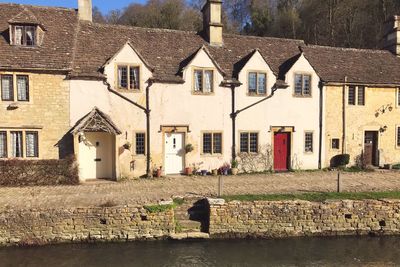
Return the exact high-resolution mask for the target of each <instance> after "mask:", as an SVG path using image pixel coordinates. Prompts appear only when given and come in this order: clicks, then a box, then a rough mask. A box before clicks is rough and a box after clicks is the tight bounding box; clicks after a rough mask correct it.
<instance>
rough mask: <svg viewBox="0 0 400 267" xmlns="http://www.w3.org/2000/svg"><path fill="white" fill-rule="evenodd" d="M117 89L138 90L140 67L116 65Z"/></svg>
mask: <svg viewBox="0 0 400 267" xmlns="http://www.w3.org/2000/svg"><path fill="white" fill-rule="evenodd" d="M117 86H118V89H126V90H140V67H139V66H129V65H119V66H118V84H117Z"/></svg>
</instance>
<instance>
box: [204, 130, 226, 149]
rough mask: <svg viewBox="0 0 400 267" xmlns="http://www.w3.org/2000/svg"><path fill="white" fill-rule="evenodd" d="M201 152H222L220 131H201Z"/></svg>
mask: <svg viewBox="0 0 400 267" xmlns="http://www.w3.org/2000/svg"><path fill="white" fill-rule="evenodd" d="M203 154H222V133H203Z"/></svg>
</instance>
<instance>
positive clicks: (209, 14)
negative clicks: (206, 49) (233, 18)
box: [201, 0, 223, 46]
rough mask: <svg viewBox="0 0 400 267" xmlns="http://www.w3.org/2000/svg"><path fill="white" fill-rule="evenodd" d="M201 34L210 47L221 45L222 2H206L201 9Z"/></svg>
mask: <svg viewBox="0 0 400 267" xmlns="http://www.w3.org/2000/svg"><path fill="white" fill-rule="evenodd" d="M201 11H202V12H203V32H204V33H205V34H206V37H207V41H208V42H209V44H210V45H214V46H222V45H223V38H222V32H223V25H222V0H207V2H206V3H205V5H204V7H203V9H202V10H201Z"/></svg>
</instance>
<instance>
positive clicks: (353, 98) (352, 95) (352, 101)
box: [349, 86, 356, 105]
mask: <svg viewBox="0 0 400 267" xmlns="http://www.w3.org/2000/svg"><path fill="white" fill-rule="evenodd" d="M355 104H356V87H355V86H349V105H355Z"/></svg>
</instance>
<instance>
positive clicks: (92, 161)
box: [79, 133, 114, 180]
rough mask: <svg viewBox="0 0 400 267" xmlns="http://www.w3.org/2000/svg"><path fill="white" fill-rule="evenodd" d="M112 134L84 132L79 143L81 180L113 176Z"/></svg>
mask: <svg viewBox="0 0 400 267" xmlns="http://www.w3.org/2000/svg"><path fill="white" fill-rule="evenodd" d="M113 140H114V138H113V135H111V134H108V133H85V135H84V137H83V138H81V141H80V143H79V172H80V175H79V176H80V178H81V180H87V179H101V178H103V179H104V178H108V179H110V178H113V175H112V174H113V171H112V167H113Z"/></svg>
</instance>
